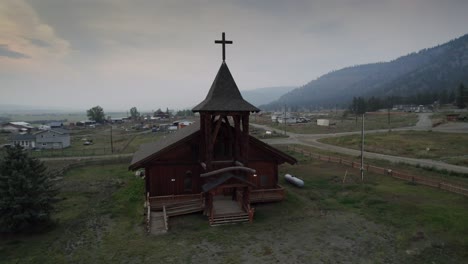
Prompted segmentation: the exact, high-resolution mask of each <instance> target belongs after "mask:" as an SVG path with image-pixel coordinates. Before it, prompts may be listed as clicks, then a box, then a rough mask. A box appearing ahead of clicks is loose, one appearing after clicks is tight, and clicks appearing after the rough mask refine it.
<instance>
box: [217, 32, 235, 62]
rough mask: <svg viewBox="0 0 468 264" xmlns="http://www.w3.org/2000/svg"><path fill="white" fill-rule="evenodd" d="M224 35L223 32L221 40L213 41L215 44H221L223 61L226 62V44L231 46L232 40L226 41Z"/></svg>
mask: <svg viewBox="0 0 468 264" xmlns="http://www.w3.org/2000/svg"><path fill="white" fill-rule="evenodd" d="M225 36H226V34H224V32H223V39H222V40H215V44H223V61H225V60H226V44H232V40H226V37H225Z"/></svg>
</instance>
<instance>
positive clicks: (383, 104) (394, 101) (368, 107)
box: [349, 83, 468, 115]
mask: <svg viewBox="0 0 468 264" xmlns="http://www.w3.org/2000/svg"><path fill="white" fill-rule="evenodd" d="M436 101H437V102H438V103H439V104H454V105H456V106H457V107H458V108H460V109H463V108H465V107H466V106H467V105H468V90H467V89H466V88H465V86H464V84H463V83H461V84H460V85H459V86H458V88H457V89H456V90H452V91H451V92H450V93H448V92H447V90H441V91H439V92H427V93H416V94H415V95H412V96H406V97H404V96H387V97H382V98H380V97H375V96H372V97H369V98H364V97H353V100H352V102H351V104H350V106H349V110H350V111H351V112H352V113H354V114H358V115H360V114H363V113H365V112H372V111H377V110H379V109H389V108H393V106H394V105H404V104H406V105H409V104H413V105H429V104H433V103H434V102H436Z"/></svg>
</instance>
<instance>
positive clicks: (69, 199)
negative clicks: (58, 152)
mask: <svg viewBox="0 0 468 264" xmlns="http://www.w3.org/2000/svg"><path fill="white" fill-rule="evenodd" d="M297 158H298V159H299V160H300V165H296V166H283V167H281V174H283V173H285V172H288V173H292V174H293V175H296V176H298V177H301V178H303V179H304V180H305V183H306V185H305V188H302V189H297V188H294V187H291V186H289V185H287V184H286V183H285V182H284V181H283V179H282V178H281V180H280V183H281V184H283V185H284V186H285V187H286V189H287V199H286V201H283V202H281V203H272V204H264V205H256V206H255V208H256V214H255V220H254V223H253V224H240V225H228V226H221V227H209V226H208V220H207V218H206V217H205V216H203V215H201V214H192V215H187V216H181V217H175V218H172V219H171V220H170V223H169V225H170V230H169V233H168V234H166V235H162V236H148V235H146V234H145V232H144V215H143V197H144V194H143V181H142V180H141V179H139V178H136V177H135V176H133V174H132V173H131V172H128V171H127V166H128V164H121V165H100V166H89V167H84V168H78V169H73V170H72V171H70V172H68V173H67V174H66V175H65V176H64V178H63V180H62V181H61V182H60V188H61V194H60V198H61V201H60V202H59V204H58V208H57V209H58V211H57V213H56V214H55V215H54V218H55V219H56V220H57V224H56V226H55V228H54V229H52V230H50V231H49V232H47V233H44V234H36V235H23V236H11V237H4V238H2V239H0V256H1V257H2V258H1V261H0V262H2V263H310V262H316V263H339V262H350V263H376V262H378V263H431V262H434V263H463V262H466V261H467V260H468V253H467V252H468V251H467V250H466V249H467V247H468V225H467V224H466V223H467V222H468V210H467V209H468V203H467V199H466V198H465V197H463V196H460V195H455V194H450V193H447V192H441V191H438V190H435V189H431V188H427V187H423V186H416V185H410V184H407V183H404V182H402V181H397V180H394V179H391V178H386V177H382V176H376V175H372V174H369V175H367V177H366V179H367V181H366V182H365V183H360V182H359V181H358V180H357V179H358V178H359V177H358V176H357V174H358V171H349V173H348V181H347V183H345V184H344V185H343V184H342V183H341V178H342V175H343V174H344V171H345V168H343V167H340V166H338V165H335V164H329V163H321V162H316V161H308V160H307V159H306V158H304V157H301V156H297ZM346 169H348V170H349V168H346Z"/></svg>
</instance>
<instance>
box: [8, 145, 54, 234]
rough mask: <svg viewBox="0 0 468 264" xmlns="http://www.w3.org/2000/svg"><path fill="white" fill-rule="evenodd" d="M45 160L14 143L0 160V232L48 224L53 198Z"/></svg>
mask: <svg viewBox="0 0 468 264" xmlns="http://www.w3.org/2000/svg"><path fill="white" fill-rule="evenodd" d="M57 194H58V190H57V189H55V187H54V186H53V183H52V181H51V179H50V175H49V174H48V173H47V172H46V167H45V165H44V163H42V162H41V161H39V160H38V159H35V158H31V157H29V156H28V154H27V153H26V152H24V151H23V149H22V148H21V147H20V146H18V145H16V146H15V147H12V148H10V149H7V151H6V155H5V157H4V158H3V159H2V160H0V232H19V231H25V230H27V229H30V228H34V227H37V226H38V225H41V224H47V223H48V222H49V220H50V214H51V212H52V210H53V208H54V207H53V204H54V203H55V202H56V199H55V196H56V195H57Z"/></svg>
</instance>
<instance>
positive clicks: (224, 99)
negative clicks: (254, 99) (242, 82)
mask: <svg viewBox="0 0 468 264" xmlns="http://www.w3.org/2000/svg"><path fill="white" fill-rule="evenodd" d="M192 111H193V112H203V111H245V112H259V111H260V109H258V108H257V107H255V106H253V105H251V104H250V103H249V102H247V101H245V100H244V98H242V95H241V93H240V92H239V88H237V85H236V82H235V81H234V78H233V77H232V75H231V72H230V71H229V68H228V66H227V64H226V62H223V63H222V64H221V67H220V68H219V71H218V74H217V75H216V78H215V79H214V81H213V84H212V85H211V88H210V91H209V92H208V95H207V96H206V98H205V100H203V102H201V103H199V104H198V105H197V106H195V107H194V108H193V109H192Z"/></svg>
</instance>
